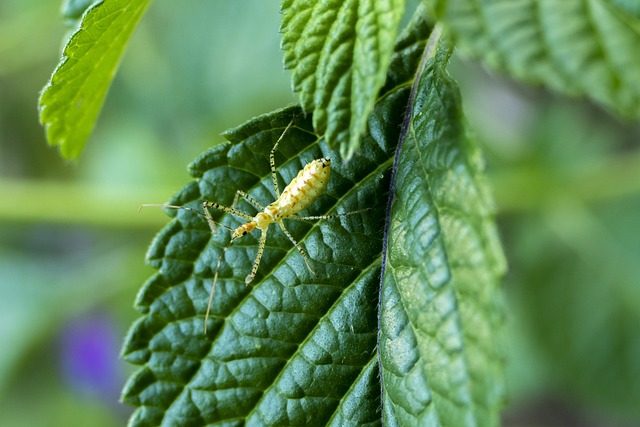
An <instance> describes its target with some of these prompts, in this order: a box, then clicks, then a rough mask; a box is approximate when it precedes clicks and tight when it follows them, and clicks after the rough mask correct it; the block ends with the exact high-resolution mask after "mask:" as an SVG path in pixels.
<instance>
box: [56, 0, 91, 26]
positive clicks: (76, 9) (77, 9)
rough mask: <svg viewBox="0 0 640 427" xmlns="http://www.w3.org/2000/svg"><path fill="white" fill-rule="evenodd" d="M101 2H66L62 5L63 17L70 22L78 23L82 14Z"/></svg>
mask: <svg viewBox="0 0 640 427" xmlns="http://www.w3.org/2000/svg"><path fill="white" fill-rule="evenodd" d="M98 1H99V0H65V1H64V3H63V4H62V16H63V17H64V18H65V19H67V20H68V21H69V22H78V21H79V20H80V18H81V17H82V14H83V13H84V12H85V10H87V9H88V8H89V6H91V5H92V4H94V3H98Z"/></svg>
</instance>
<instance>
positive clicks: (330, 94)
mask: <svg viewBox="0 0 640 427" xmlns="http://www.w3.org/2000/svg"><path fill="white" fill-rule="evenodd" d="M404 3H405V2H404V0H382V1H379V0H347V1H329V2H308V1H302V0H285V1H284V2H283V5H282V10H283V19H282V28H281V31H282V47H283V50H284V53H285V66H286V67H287V68H289V69H291V70H293V87H294V90H295V91H297V92H299V93H300V102H301V103H302V107H303V108H304V109H305V111H309V112H313V125H314V128H315V130H316V132H318V133H319V134H320V135H325V134H326V135H325V137H326V139H327V141H328V142H329V145H330V146H332V147H336V146H339V147H340V152H341V154H342V156H344V157H346V158H347V159H349V158H351V157H352V156H353V154H354V153H355V152H356V151H357V150H358V149H359V147H360V138H361V136H362V135H363V133H364V132H365V131H366V125H367V118H368V116H369V113H371V111H372V110H373V106H374V104H375V101H376V98H377V96H378V92H379V90H380V88H381V87H382V85H383V84H384V82H385V79H386V75H387V68H388V66H389V63H390V61H391V55H392V53H393V49H394V43H395V40H396V34H397V28H398V25H399V23H400V19H401V18H402V15H403V13H404Z"/></svg>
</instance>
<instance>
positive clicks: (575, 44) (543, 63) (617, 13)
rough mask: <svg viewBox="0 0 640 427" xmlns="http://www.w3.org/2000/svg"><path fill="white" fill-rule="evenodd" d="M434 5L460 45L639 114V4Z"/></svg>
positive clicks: (583, 0)
mask: <svg viewBox="0 0 640 427" xmlns="http://www.w3.org/2000/svg"><path fill="white" fill-rule="evenodd" d="M435 3H436V4H435V6H434V9H435V10H436V11H437V14H438V16H439V17H440V18H441V19H442V21H443V22H445V23H446V25H447V26H448V27H449V29H450V30H451V32H452V33H453V35H454V36H455V37H456V39H457V46H458V47H460V48H461V50H464V51H466V52H467V53H469V54H471V55H473V56H476V57H479V58H482V60H484V61H486V62H487V63H488V64H489V65H490V66H492V67H494V68H496V69H499V70H504V71H506V72H507V73H509V74H511V75H513V76H514V77H516V78H519V79H522V80H525V81H527V82H534V83H542V84H545V85H548V86H550V87H552V88H553V89H555V90H558V91H560V92H564V93H568V94H572V95H582V96H588V97H590V98H592V99H594V100H595V101H597V102H600V103H602V104H603V105H605V106H607V107H610V108H613V109H614V110H616V111H618V112H619V113H621V114H623V115H626V116H631V117H636V118H637V117H640V48H639V46H640V20H638V19H637V18H638V11H639V9H638V6H634V5H633V4H634V3H635V5H637V4H638V3H637V2H633V3H632V2H629V1H625V0H616V1H615V3H616V4H617V7H616V6H614V5H613V4H612V2H611V0H562V1H554V0H551V1H548V0H520V1H513V0H491V1H483V2H478V1H473V0H438V1H437V2H435ZM623 10H624V11H627V12H628V13H630V14H625V13H624V12H623ZM631 14H633V15H635V16H633V15H631Z"/></svg>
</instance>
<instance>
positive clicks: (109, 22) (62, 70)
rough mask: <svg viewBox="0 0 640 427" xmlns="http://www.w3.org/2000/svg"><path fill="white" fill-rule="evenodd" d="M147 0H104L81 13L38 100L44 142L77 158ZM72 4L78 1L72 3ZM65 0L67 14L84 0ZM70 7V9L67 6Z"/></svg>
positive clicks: (79, 6) (75, 12) (70, 157)
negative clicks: (73, 0) (44, 131)
mask: <svg viewBox="0 0 640 427" xmlns="http://www.w3.org/2000/svg"><path fill="white" fill-rule="evenodd" d="M150 2H151V0H104V1H101V2H97V3H95V4H93V5H92V6H91V7H90V8H89V9H88V10H87V11H86V13H85V14H84V15H83V18H82V22H81V25H80V27H79V28H78V30H77V31H76V32H75V33H74V34H73V35H72V36H71V37H70V38H69V41H68V42H67V44H66V46H65V48H64V52H63V57H62V60H61V61H60V64H58V67H57V68H56V70H55V71H54V72H53V75H52V76H51V79H50V81H49V83H48V84H47V86H45V88H44V90H43V92H42V94H41V96H40V101H39V107H40V122H41V123H42V124H43V125H44V127H45V130H46V134H47V140H48V142H49V144H50V145H59V146H60V151H61V153H62V155H63V156H64V157H65V158H68V159H73V158H77V157H78V156H79V155H80V153H81V152H82V149H83V148H84V146H85V143H86V141H87V139H88V138H89V135H90V134H91V131H92V130H93V127H94V125H95V122H96V120H97V118H98V114H99V112H100V109H101V108H102V104H103V102H104V99H105V96H106V94H107V90H108V89H109V85H110V84H111V80H112V79H113V76H114V75H115V72H116V69H117V67H118V64H119V62H120V59H121V57H122V54H123V52H124V49H125V47H126V45H127V42H128V41H129V38H130V37H131V34H132V33H133V30H134V29H135V27H136V25H137V23H138V21H139V20H140V18H141V16H142V14H143V13H144V11H145V10H146V9H147V7H148V6H149V3H150ZM76 3H78V4H76ZM80 3H82V2H75V3H74V2H71V3H70V4H69V5H68V6H69V7H70V8H71V9H70V10H69V11H66V13H68V15H69V16H68V17H69V18H72V17H74V16H76V15H77V14H78V13H80V9H81V8H82V7H84V6H85V5H86V2H85V3H83V4H80ZM72 6H73V7H72Z"/></svg>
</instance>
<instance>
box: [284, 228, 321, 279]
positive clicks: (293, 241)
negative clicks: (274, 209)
mask: <svg viewBox="0 0 640 427" xmlns="http://www.w3.org/2000/svg"><path fill="white" fill-rule="evenodd" d="M278 225H279V226H280V229H281V230H282V231H283V232H284V234H285V235H286V236H287V237H288V238H289V240H291V243H293V244H294V245H295V247H296V249H298V252H300V255H302V258H303V259H304V262H305V264H307V268H308V269H309V271H311V272H312V273H313V274H316V272H315V271H314V270H313V268H311V264H309V259H308V258H307V253H306V252H305V250H304V249H303V248H302V246H300V244H299V243H298V242H296V240H295V239H294V238H293V236H292V235H291V233H289V231H287V229H286V228H284V224H283V223H282V221H278Z"/></svg>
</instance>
